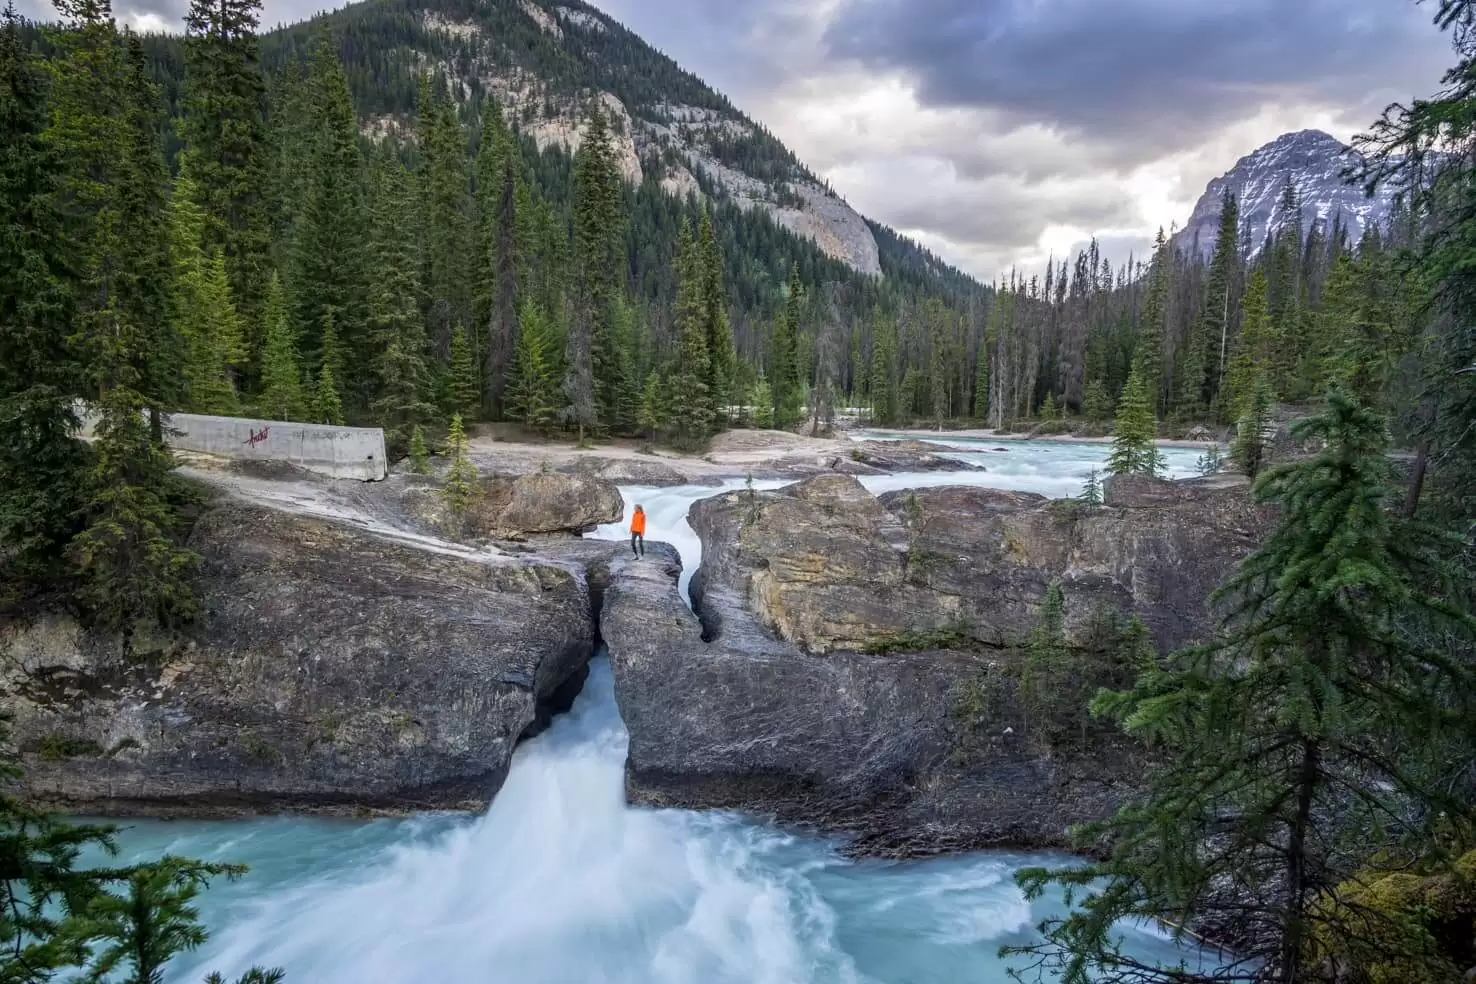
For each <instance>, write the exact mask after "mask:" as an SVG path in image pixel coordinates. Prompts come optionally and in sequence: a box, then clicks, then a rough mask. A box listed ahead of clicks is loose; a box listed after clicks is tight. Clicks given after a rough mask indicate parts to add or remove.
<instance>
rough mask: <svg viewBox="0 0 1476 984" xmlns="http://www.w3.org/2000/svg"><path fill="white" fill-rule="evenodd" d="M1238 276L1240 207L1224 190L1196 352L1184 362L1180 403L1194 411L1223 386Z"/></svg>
mask: <svg viewBox="0 0 1476 984" xmlns="http://www.w3.org/2000/svg"><path fill="white" fill-rule="evenodd" d="M1239 272H1240V204H1239V202H1237V201H1236V198H1235V195H1234V194H1233V193H1232V192H1231V191H1230V189H1228V188H1226V189H1225V193H1224V196H1223V197H1222V198H1221V199H1220V226H1219V230H1218V232H1217V233H1216V234H1215V253H1214V256H1213V258H1211V260H1210V269H1209V278H1208V280H1207V282H1206V285H1205V292H1204V313H1203V315H1202V316H1201V318H1200V322H1199V325H1200V326H1199V329H1198V332H1197V338H1196V339H1195V342H1196V344H1197V345H1198V346H1199V350H1198V352H1196V353H1191V355H1190V356H1189V357H1187V358H1186V360H1185V361H1186V368H1185V372H1184V377H1185V383H1184V387H1185V388H1184V389H1182V390H1181V392H1180V402H1181V403H1185V402H1186V401H1187V400H1188V398H1191V397H1193V399H1192V402H1187V406H1188V408H1189V409H1190V410H1192V411H1198V410H1201V409H1203V408H1204V407H1206V406H1211V405H1213V404H1214V403H1215V401H1217V400H1218V398H1219V393H1220V390H1221V389H1222V388H1223V387H1224V385H1225V370H1226V365H1227V360H1228V358H1229V354H1230V334H1231V332H1230V329H1231V327H1232V324H1231V315H1232V309H1231V304H1232V300H1233V298H1234V294H1235V286H1236V284H1235V278H1236V275H1237V274H1238V273H1239ZM1199 369H1202V370H1203V376H1202V377H1201V379H1200V384H1201V388H1200V390H1199V394H1198V396H1197V397H1194V391H1193V387H1194V380H1195V374H1196V371H1197V370H1199Z"/></svg>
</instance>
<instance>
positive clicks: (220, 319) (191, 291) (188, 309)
mask: <svg viewBox="0 0 1476 984" xmlns="http://www.w3.org/2000/svg"><path fill="white" fill-rule="evenodd" d="M179 296H180V299H181V303H182V304H183V305H184V307H183V310H182V312H181V314H182V321H181V325H180V328H181V330H182V332H183V334H184V338H185V343H186V344H187V345H188V347H189V349H188V355H187V357H186V362H185V388H186V391H187V392H188V394H189V407H190V409H191V410H194V411H196V412H198V413H213V414H223V415H228V416H229V415H235V414H238V413H239V412H240V409H241V403H240V399H239V397H238V393H237V389H236V383H235V379H236V377H237V375H238V374H239V372H240V371H241V369H242V368H243V367H244V366H245V364H246V344H245V341H244V333H243V332H242V330H241V319H240V317H239V316H238V315H237V314H236V305H235V302H234V301H233V300H232V298H231V288H230V282H229V280H228V279H227V276H226V268H225V256H224V255H223V254H222V253H219V252H217V253H216V254H215V256H214V257H212V258H211V259H209V260H203V259H201V260H197V261H195V262H193V263H192V264H191V265H190V266H189V268H188V269H187V271H186V272H185V274H184V276H183V277H181V278H180V295H179Z"/></svg>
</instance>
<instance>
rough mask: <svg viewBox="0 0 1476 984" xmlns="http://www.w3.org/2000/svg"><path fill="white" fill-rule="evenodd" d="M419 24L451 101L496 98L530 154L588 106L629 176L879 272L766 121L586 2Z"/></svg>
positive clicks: (578, 125)
mask: <svg viewBox="0 0 1476 984" xmlns="http://www.w3.org/2000/svg"><path fill="white" fill-rule="evenodd" d="M417 26H418V30H417V31H416V32H415V34H414V35H413V36H412V40H411V45H412V47H413V51H414V57H415V58H416V60H417V61H418V62H419V65H418V66H417V67H419V68H422V69H431V70H439V71H440V72H442V73H444V75H445V77H446V78H447V79H448V80H449V83H450V87H451V92H452V95H453V96H455V97H457V98H460V99H465V98H468V97H469V96H470V94H471V93H472V91H473V90H474V89H477V90H481V91H482V92H486V93H490V94H493V95H495V96H496V97H497V99H498V102H499V104H500V105H501V106H502V109H503V113H504V115H505V116H506V117H507V118H508V121H509V122H510V123H512V122H515V123H517V125H519V126H520V127H521V128H522V130H523V132H524V133H526V134H528V135H529V136H531V137H532V138H533V139H534V141H536V142H537V144H538V146H539V147H540V148H544V149H546V148H548V147H551V146H560V147H563V148H564V149H565V150H567V151H569V152H570V153H573V152H574V151H576V150H578V148H579V145H580V144H581V143H583V141H584V135H585V132H586V131H587V129H588V125H589V122H588V115H589V114H588V111H587V108H588V106H589V105H590V104H591V103H593V102H596V101H598V103H599V104H600V105H601V107H602V110H603V112H604V113H605V114H606V115H607V116H608V117H609V118H610V119H611V120H612V121H613V126H612V132H613V136H614V139H615V145H616V146H615V150H616V157H617V160H618V162H619V166H620V168H621V171H622V173H623V174H624V176H625V179H626V181H628V182H630V183H632V184H639V183H640V182H641V181H643V180H645V179H646V178H651V179H654V180H655V181H657V182H658V183H659V184H660V185H661V187H662V188H663V189H664V190H665V191H666V192H667V193H668V194H670V195H673V196H675V197H679V198H684V197H686V196H687V195H696V196H697V197H699V198H707V197H720V198H723V199H726V200H728V201H730V202H732V203H733V204H735V205H737V206H738V207H739V208H741V209H743V210H745V211H748V210H752V209H758V210H761V211H763V212H765V213H767V214H768V215H769V216H770V217H771V218H772V219H773V220H774V222H775V223H776V224H778V225H780V226H782V227H783V228H785V229H788V230H789V231H790V232H793V233H794V234H795V235H797V236H801V237H803V238H806V239H809V240H811V241H812V242H814V243H815V244H816V245H817V246H818V247H819V248H820V249H821V251H822V252H824V253H825V254H826V255H827V256H829V257H831V258H832V259H836V260H840V261H841V262H843V263H845V264H847V265H848V266H850V267H851V268H852V269H855V270H857V271H859V272H861V273H866V274H871V275H873V276H880V275H881V273H882V263H881V248H880V247H879V245H878V242H877V236H876V235H875V233H874V232H873V228H872V225H871V223H869V222H868V221H867V220H866V218H865V217H864V216H862V215H861V214H860V213H859V212H857V211H856V210H855V209H854V208H852V207H851V206H850V205H849V204H848V203H847V202H846V201H845V200H844V199H842V198H841V197H840V196H839V195H837V194H836V193H835V192H834V191H833V190H832V189H831V188H829V187H828V186H827V185H826V184H825V183H824V182H823V181H821V180H820V178H818V177H817V176H816V175H815V174H814V173H813V172H811V171H810V170H809V169H808V168H806V167H805V166H804V165H803V164H802V163H801V162H800V161H799V160H798V159H797V158H796V157H795V156H794V155H793V154H792V153H791V152H790V151H789V150H788V149H787V148H785V147H784V146H783V145H782V144H780V143H779V141H778V140H776V139H775V138H774V137H773V135H771V134H770V133H768V132H767V131H766V130H764V129H763V127H762V126H760V125H759V124H757V123H755V122H754V121H753V120H751V119H749V118H748V117H747V116H745V115H744V114H743V113H742V112H740V111H739V110H738V109H736V108H735V107H733V106H732V105H731V104H730V103H728V101H727V100H726V99H725V98H724V97H722V96H721V95H719V94H717V93H715V92H713V91H712V90H711V89H709V88H708V87H707V86H706V85H705V84H704V83H702V82H701V81H700V80H699V79H697V78H696V77H694V76H691V75H689V74H688V73H686V72H683V71H682V70H681V69H679V68H678V67H677V66H676V65H675V64H674V63H672V62H670V60H669V59H667V58H666V57H665V56H664V55H661V54H660V53H658V52H656V51H654V50H653V49H651V48H649V46H647V45H646V44H645V42H644V41H642V40H641V39H640V38H639V37H637V36H636V35H635V34H634V33H632V32H631V31H629V30H627V29H626V28H625V27H623V26H622V25H620V24H619V23H618V22H616V21H615V20H613V19H612V18H610V17H609V16H608V15H606V14H604V13H602V12H601V11H599V10H597V9H596V8H594V7H591V6H588V5H586V4H583V3H580V2H578V0H567V2H558V3H556V2H551V0H488V2H486V3H483V4H479V5H477V6H476V7H474V8H472V10H471V11H470V12H469V13H467V14H459V15H457V16H449V15H447V14H445V13H443V12H440V11H438V10H432V9H427V10H423V11H421V12H420V23H419V25H417ZM530 52H532V53H533V55H534V57H530ZM361 126H362V129H363V131H364V132H365V134H366V135H370V136H384V135H386V134H390V133H397V132H398V133H403V132H404V131H405V129H406V126H407V120H406V119H404V118H403V117H398V116H395V115H392V114H391V115H375V116H370V117H369V118H367V119H365V120H364V121H363V122H362V124H361Z"/></svg>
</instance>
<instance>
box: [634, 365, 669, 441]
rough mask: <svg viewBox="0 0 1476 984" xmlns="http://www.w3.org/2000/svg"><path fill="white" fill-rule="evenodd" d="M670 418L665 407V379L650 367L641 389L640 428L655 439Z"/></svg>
mask: <svg viewBox="0 0 1476 984" xmlns="http://www.w3.org/2000/svg"><path fill="white" fill-rule="evenodd" d="M668 420H670V412H669V411H668V409H667V394H666V381H665V380H664V379H662V378H661V374H660V373H659V372H657V371H656V370H654V369H652V370H651V372H650V373H649V374H647V376H646V386H645V388H644V389H643V390H642V391H641V419H640V424H641V428H642V429H643V430H645V431H648V432H649V433H650V435H651V440H653V441H654V440H656V439H657V438H658V437H659V436H660V434H661V432H662V431H663V430H665V429H666V425H667V421H668Z"/></svg>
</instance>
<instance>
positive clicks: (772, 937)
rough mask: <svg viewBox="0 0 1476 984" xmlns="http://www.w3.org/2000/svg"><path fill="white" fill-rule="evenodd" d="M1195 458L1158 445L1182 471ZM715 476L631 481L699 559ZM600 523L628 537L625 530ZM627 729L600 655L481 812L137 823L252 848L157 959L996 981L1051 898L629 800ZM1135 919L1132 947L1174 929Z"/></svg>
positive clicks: (1011, 460)
mask: <svg viewBox="0 0 1476 984" xmlns="http://www.w3.org/2000/svg"><path fill="white" fill-rule="evenodd" d="M1105 454H1106V449H1105V448H1104V447H1101V446H1092V445H1067V444H1054V445H1028V446H1027V445H1023V444H1020V445H1014V446H1012V447H1011V448H1010V450H1008V451H1004V452H989V451H981V452H979V453H978V455H977V456H974V455H970V456H969V457H971V458H973V457H977V458H978V459H980V460H983V461H984V462H985V464H986V465H987V467H988V468H989V470H988V471H985V472H976V473H963V474H943V475H938V474H931V475H909V476H892V477H886V478H878V479H868V480H867V484H868V486H870V487H871V488H872V489H873V491H881V490H885V489H892V488H905V487H909V486H916V485H920V484H929V485H932V484H961V483H969V484H982V485H994V486H998V487H1004V488H1017V489H1033V490H1037V491H1043V492H1046V493H1047V494H1054V495H1063V494H1074V492H1075V491H1076V489H1077V488H1079V487H1080V485H1081V482H1082V480H1083V478H1084V476H1085V474H1086V471H1087V469H1089V468H1090V467H1092V466H1094V465H1098V464H1099V463H1100V461H1101V459H1102V458H1103V457H1105ZM1192 460H1193V453H1192V452H1171V464H1172V467H1173V468H1174V470H1175V472H1176V473H1180V474H1182V473H1185V472H1186V471H1188V470H1189V466H1190V464H1191V463H1192ZM742 484H743V483H742V482H741V481H738V482H732V483H729V486H728V487H730V488H732V487H741V486H742ZM757 484H758V486H759V487H774V486H776V485H779V484H782V483H777V482H768V483H757ZM719 491H721V490H720V489H713V488H697V487H690V486H689V487H680V488H669V489H626V490H623V494H624V496H625V499H626V502H627V505H630V504H632V503H633V502H636V501H639V502H640V503H641V504H642V505H644V506H645V508H646V511H647V514H648V516H649V524H650V525H649V529H648V537H649V539H650V540H652V541H656V540H666V541H668V542H671V543H673V544H675V545H676V546H677V547H678V548H679V549H680V551H681V553H682V557H683V560H684V563H685V565H686V569H687V571H688V572H690V571H691V570H692V569H694V568H695V567H696V565H697V562H698V560H699V557H698V553H699V550H700V545H699V544H698V542H697V539H696V537H695V535H694V534H693V533H692V531H691V529H690V527H688V526H687V522H686V515H687V510H688V508H689V507H690V505H691V503H692V502H693V501H695V500H697V499H699V498H702V497H704V496H709V495H713V494H716V493H717V492H719ZM597 535H600V536H605V537H609V538H622V539H623V538H624V536H625V533H624V527H623V526H621V525H616V526H611V527H606V528H603V529H601V530H600V532H599V533H598V534H597ZM625 747H626V734H625V729H624V727H623V725H622V724H621V721H620V716H619V711H618V709H617V707H616V703H615V698H614V690H613V685H612V681H611V676H610V670H609V666H608V663H607V662H606V661H605V660H604V659H602V658H601V659H597V660H596V661H595V665H594V667H593V672H592V673H591V676H590V679H589V682H588V683H587V685H586V686H585V689H584V692H583V694H582V695H581V696H580V698H579V700H578V701H577V702H576V704H575V706H574V709H573V711H572V712H570V713H569V714H567V715H565V716H563V717H561V718H559V719H558V720H556V721H555V723H554V725H553V727H552V728H550V729H549V730H548V731H547V732H545V733H544V734H542V735H540V736H539V737H537V738H535V739H533V740H532V741H529V742H527V743H526V744H525V745H523V747H522V748H520V749H519V750H518V752H517V754H516V756H515V757H514V760H513V764H512V769H511V771H510V773H509V774H508V777H507V781H506V784H505V785H504V786H503V787H502V789H501V791H500V792H499V793H498V794H497V797H496V799H495V801H494V802H493V804H492V806H491V808H490V809H489V810H488V811H487V812H486V814H484V815H483V816H480V817H463V816H443V815H430V816H423V817H418V818H415V819H409V820H374V821H367V822H361V821H347V820H322V819H288V818H282V819H259V820H243V821H231V822H172V823H160V822H131V823H130V824H129V829H128V830H127V832H126V833H125V834H124V836H123V838H122V844H123V848H124V854H125V856H131V857H145V856H157V855H158V854H160V853H162V852H164V851H169V852H172V853H177V854H184V855H190V856H195V857H201V858H207V859H211V860H232V861H241V862H245V863H247V864H249V865H250V866H251V872H250V874H249V875H247V876H246V877H245V878H244V879H242V880H241V881H239V882H236V883H233V884H225V883H220V884H217V885H216V886H215V887H213V888H212V889H211V890H210V891H209V892H207V893H205V895H203V896H202V897H201V900H200V909H201V912H202V915H203V917H204V918H205V920H206V922H207V924H208V925H209V927H210V929H211V933H212V935H211V939H210V941H209V943H208V944H207V945H206V946H205V947H204V948H202V949H201V950H200V951H198V952H197V953H193V954H188V955H186V956H184V957H181V958H180V959H178V960H177V961H176V962H175V964H174V965H172V967H171V977H170V980H171V982H176V981H177V982H187V981H188V982H192V984H195V982H198V981H200V980H201V979H202V978H203V975H204V974H205V973H206V972H207V971H209V970H220V971H222V972H225V973H227V974H231V975H234V974H235V973H238V972H240V971H241V970H242V969H244V968H246V967H248V966H250V965H252V964H261V965H266V966H280V967H283V968H284V969H285V970H286V971H287V979H288V981H289V984H339V982H342V984H399V982H404V984H422V982H423V984H432V982H434V984H472V982H492V984H830V982H853V981H854V982H887V984H944V982H948V984H953V982H957V981H971V982H977V984H992V982H1002V981H1004V980H1006V976H1005V972H1004V966H1003V964H1002V963H1001V961H1000V960H999V958H998V956H997V951H998V948H999V946H1000V945H1001V944H1005V943H1016V942H1022V941H1026V940H1029V939H1030V938H1032V936H1033V933H1034V929H1033V926H1034V925H1035V924H1036V923H1037V922H1038V921H1039V920H1040V919H1042V918H1044V917H1045V916H1047V915H1048V914H1050V913H1051V912H1053V911H1058V910H1059V905H1060V903H1059V901H1058V900H1056V899H1049V900H1042V901H1040V902H1037V903H1034V904H1030V903H1027V902H1026V901H1025V899H1024V898H1023V896H1022V895H1021V893H1020V892H1019V890H1018V889H1017V888H1016V887H1015V885H1014V883H1013V881H1012V877H1011V876H1012V873H1013V871H1014V870H1015V869H1016V868H1017V867H1019V866H1020V865H1022V864H1025V863H1039V862H1041V861H1042V860H1051V859H1047V858H1044V857H1043V856H1041V855H1022V854H1008V853H987V854H978V855H970V856H964V857H954V858H945V859H937V860H930V861H924V862H916V863H887V862H871V861H865V862H855V861H850V860H847V859H844V858H842V857H841V856H840V854H839V853H838V851H837V849H836V845H835V844H834V843H833V842H830V841H827V840H824V839H820V838H815V837H810V836H804V835H799V834H794V833H789V832H786V831H783V830H779V829H776V828H774V827H772V826H769V825H765V824H761V823H756V822H754V821H752V820H750V819H747V818H744V817H742V816H738V815H735V814H728V813H696V812H690V811H683V810H651V809H642V808H632V807H628V806H627V805H626V804H625V800H624V792H623V763H624V755H625ZM1054 860H1060V859H1059V858H1058V859H1054ZM1130 932H1131V935H1132V936H1133V945H1134V946H1135V947H1141V948H1143V949H1144V950H1145V951H1153V950H1160V951H1166V950H1167V949H1168V948H1169V947H1170V946H1171V944H1170V943H1168V942H1167V941H1166V940H1165V939H1164V938H1163V937H1162V936H1161V935H1160V934H1157V933H1155V932H1153V931H1151V930H1147V929H1143V930H1136V931H1130Z"/></svg>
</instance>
